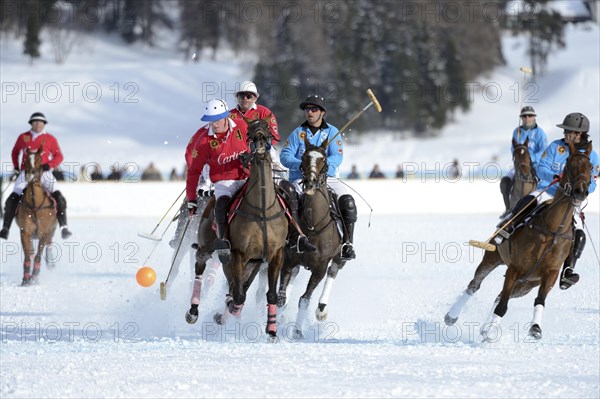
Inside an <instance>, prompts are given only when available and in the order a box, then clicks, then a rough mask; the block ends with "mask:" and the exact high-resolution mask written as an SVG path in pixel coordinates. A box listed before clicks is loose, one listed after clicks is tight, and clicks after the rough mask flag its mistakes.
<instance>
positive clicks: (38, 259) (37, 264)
mask: <svg viewBox="0 0 600 399" xmlns="http://www.w3.org/2000/svg"><path fill="white" fill-rule="evenodd" d="M47 240H48V236H47V235H45V234H44V235H42V236H41V237H40V239H39V240H38V248H37V252H36V254H35V257H34V258H33V273H32V274H31V283H32V284H36V283H37V281H38V276H39V274H40V269H41V267H42V254H43V253H44V248H45V247H46V241H47Z"/></svg>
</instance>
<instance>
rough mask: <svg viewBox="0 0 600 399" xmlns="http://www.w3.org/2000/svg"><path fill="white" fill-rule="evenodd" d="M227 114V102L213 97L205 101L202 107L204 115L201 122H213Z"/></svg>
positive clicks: (225, 116)
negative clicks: (204, 105)
mask: <svg viewBox="0 0 600 399" xmlns="http://www.w3.org/2000/svg"><path fill="white" fill-rule="evenodd" d="M228 115H229V108H228V107H227V103H226V102H225V101H223V100H221V99H220V98H215V99H214V100H210V101H209V102H207V103H206V107H205V108H204V115H203V116H202V118H201V120H202V121H203V122H214V121H218V120H220V119H223V118H227V116H228Z"/></svg>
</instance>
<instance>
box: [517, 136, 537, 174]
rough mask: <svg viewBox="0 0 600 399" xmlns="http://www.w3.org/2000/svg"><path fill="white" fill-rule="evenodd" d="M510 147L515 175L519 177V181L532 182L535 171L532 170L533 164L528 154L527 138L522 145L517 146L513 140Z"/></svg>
mask: <svg viewBox="0 0 600 399" xmlns="http://www.w3.org/2000/svg"><path fill="white" fill-rule="evenodd" d="M512 146H513V166H514V168H515V173H518V174H519V175H520V178H521V180H524V181H528V180H532V179H533V177H534V173H535V170H534V169H533V162H532V161H531V154H530V153H529V137H528V138H527V139H526V140H525V142H524V143H523V144H518V143H517V142H516V141H515V139H514V138H513V140H512Z"/></svg>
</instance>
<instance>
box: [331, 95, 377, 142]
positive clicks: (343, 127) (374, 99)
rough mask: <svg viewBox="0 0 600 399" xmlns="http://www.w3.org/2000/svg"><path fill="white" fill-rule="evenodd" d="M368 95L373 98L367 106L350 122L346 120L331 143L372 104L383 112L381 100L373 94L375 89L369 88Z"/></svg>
mask: <svg viewBox="0 0 600 399" xmlns="http://www.w3.org/2000/svg"><path fill="white" fill-rule="evenodd" d="M367 95H368V96H369V98H370V99H371V101H370V102H369V103H368V104H367V105H365V107H364V108H363V109H361V110H360V111H359V112H358V113H357V114H356V115H354V116H353V117H352V119H350V120H349V121H348V122H346V124H345V125H344V126H342V128H341V129H340V130H339V131H338V132H337V133H336V135H335V136H333V137H332V138H331V139H330V140H329V143H333V140H334V139H335V138H336V137H337V136H338V135H340V134H342V132H343V131H344V130H346V129H347V128H348V126H350V125H351V124H352V122H354V121H355V120H357V119H358V118H359V117H360V116H361V115H362V114H363V113H364V112H365V111H366V110H368V109H369V108H370V107H371V105H374V106H375V109H376V110H377V112H381V111H382V108H381V104H379V101H378V100H377V97H375V94H373V91H372V90H371V89H367Z"/></svg>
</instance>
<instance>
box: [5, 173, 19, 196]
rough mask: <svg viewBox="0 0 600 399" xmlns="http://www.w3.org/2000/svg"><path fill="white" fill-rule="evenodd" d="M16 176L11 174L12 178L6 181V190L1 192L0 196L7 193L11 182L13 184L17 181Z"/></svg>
mask: <svg viewBox="0 0 600 399" xmlns="http://www.w3.org/2000/svg"><path fill="white" fill-rule="evenodd" d="M17 176H19V175H17V174H13V175H12V176H11V177H10V178H9V179H8V184H7V185H6V188H5V189H3V190H2V194H1V195H4V193H5V192H7V191H8V188H9V187H10V185H11V184H12V183H13V182H15V181H16V180H17Z"/></svg>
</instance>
